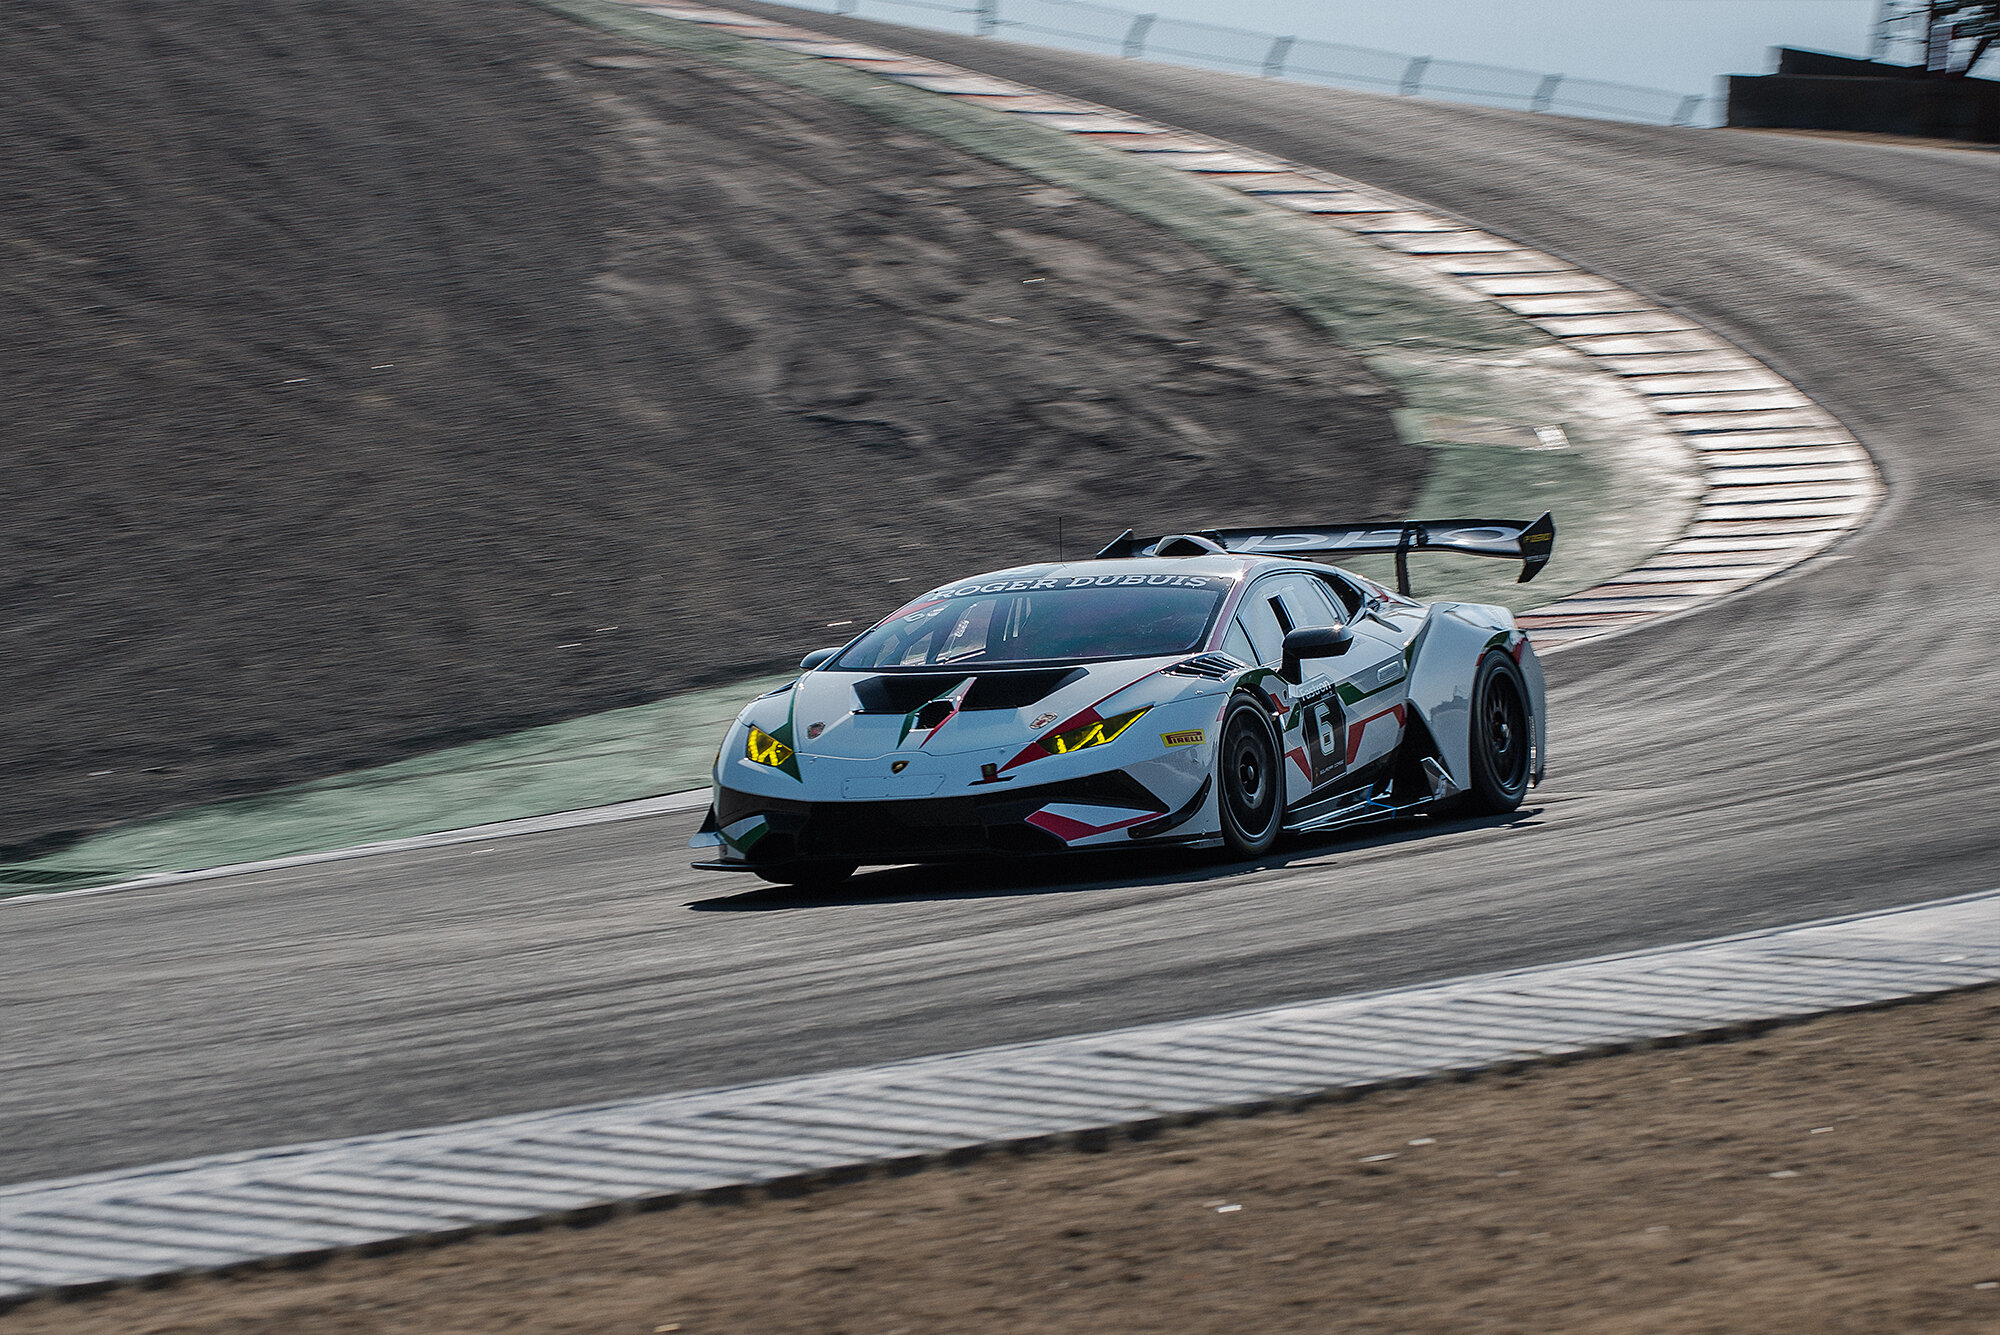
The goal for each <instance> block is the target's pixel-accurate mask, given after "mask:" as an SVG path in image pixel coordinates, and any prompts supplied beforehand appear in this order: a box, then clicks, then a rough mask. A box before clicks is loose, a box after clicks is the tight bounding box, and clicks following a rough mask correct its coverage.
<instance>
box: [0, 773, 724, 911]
mask: <svg viewBox="0 0 2000 1335" xmlns="http://www.w3.org/2000/svg"><path fill="white" fill-rule="evenodd" d="M708 802H709V790H708V789H706V788H690V789H688V790H686V791H685V792H679V793H667V794H664V795H662V796H660V797H642V798H640V799H638V800H637V801H633V802H615V803H613V804H612V805H610V806H604V807H583V808H579V809H578V810H575V811H558V812H555V813H553V814H551V815H547V816H524V817H522V818H521V819H519V820H503V821H494V822H492V823H491V824H488V825H468V826H465V827H464V828H463V829H457V830H440V831H438V832H437V833H435V834H417V835H411V836H410V837H408V838H406V839H384V840H380V841H378V842H376V843H372V844H356V845H355V846H354V847H352V848H335V849H328V850H326V851H325V852H320V853H297V854H294V855H292V856H291V857H283V858H266V859H264V860H263V861H261V862H235V863H231V864H229V865H228V866H224V867H206V868H203V869H202V870H201V871H163V872H158V873H156V874H154V875H151V876H140V877H135V878H134V879H132V880H129V881H119V882H118V883H116V884H115V885H93V886H85V887H83V888H82V889H79V890H48V891H35V890H27V891H24V892H21V893H18V894H12V895H9V896H7V897H5V898H0V909H4V908H6V907H7V906H9V905H22V904H46V903H48V902H49V901H50V900H52V899H76V898H79V897H81V896H84V895H115V894H120V893H122V892H124V891H127V890H158V889H163V888H166V887H171V886H178V885H187V884H190V883H192V882H195V881H212V880H215V879H217V878H218V877H223V876H242V875H244V874H245V873H247V872H257V871H279V870H282V869H284V868H287V867H310V866H313V865H315V864H317V863H321V862H345V861H346V860H348V859H349V858H371V857H375V856H378V855H379V854H383V853H407V852H411V851H412V850H415V849H422V848H444V847H446V846H448V845H451V844H473V843H479V842H481V841H483V840H487V839H510V838H512V837H514V836H515V835H521V834H547V833H549V832H550V831H552V830H574V829H577V828H579V827H581V826H585V825H609V824H611V823H612V822H614V821H621V820H639V819H641V818H643V817H646V816H663V815H667V814H669V813H672V812H676V811H698V810H700V809H701V808H702V807H705V806H707V805H708Z"/></svg>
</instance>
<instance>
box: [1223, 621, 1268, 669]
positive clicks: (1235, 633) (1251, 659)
mask: <svg viewBox="0 0 2000 1335" xmlns="http://www.w3.org/2000/svg"><path fill="white" fill-rule="evenodd" d="M1222 652H1224V653H1225V654H1228V655H1229V656H1230V657H1231V658H1233V659H1235V660H1236V661H1237V662H1239V663H1261V662H1263V661H1264V660H1263V658H1262V657H1260V656H1259V655H1258V653H1257V647H1256V646H1255V645H1253V644H1251V643H1250V637H1249V636H1248V635H1246V634H1244V633H1243V623H1242V622H1240V621H1238V620H1237V619H1236V618H1235V617H1231V618H1230V619H1229V630H1228V632H1227V633H1226V634H1224V635H1223V637H1222Z"/></svg>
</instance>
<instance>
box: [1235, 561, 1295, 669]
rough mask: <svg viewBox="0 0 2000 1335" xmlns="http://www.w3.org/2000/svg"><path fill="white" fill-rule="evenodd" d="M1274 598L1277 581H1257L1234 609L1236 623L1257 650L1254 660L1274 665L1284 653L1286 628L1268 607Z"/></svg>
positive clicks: (1276, 594) (1276, 590) (1276, 591)
mask: <svg viewBox="0 0 2000 1335" xmlns="http://www.w3.org/2000/svg"><path fill="white" fill-rule="evenodd" d="M1277 597H1278V581H1277V580H1275V579H1263V580H1259V581H1257V583H1255V584H1253V585H1251V586H1250V591H1249V592H1248V593H1246V594H1244V595H1243V602H1242V605H1241V606H1239V607H1238V608H1237V609H1236V623H1237V625H1239V626H1241V627H1242V628H1243V633H1244V634H1245V635H1247V636H1249V637H1250V644H1251V647H1252V648H1254V649H1255V650H1256V651H1257V657H1256V660H1255V661H1257V662H1259V663H1266V664H1268V663H1275V662H1277V661H1278V659H1279V657H1280V655H1282V654H1283V652H1284V646H1285V627H1284V626H1283V625H1282V624H1280V623H1279V621H1278V614H1277V613H1276V612H1275V611H1273V610H1272V608H1271V603H1272V600H1273V599H1275V598H1277Z"/></svg>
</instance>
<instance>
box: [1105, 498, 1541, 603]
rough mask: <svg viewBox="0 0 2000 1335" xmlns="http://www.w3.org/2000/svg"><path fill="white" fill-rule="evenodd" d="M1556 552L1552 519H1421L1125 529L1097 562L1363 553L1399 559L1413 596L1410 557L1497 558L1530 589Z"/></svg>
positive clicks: (1400, 581)
mask: <svg viewBox="0 0 2000 1335" xmlns="http://www.w3.org/2000/svg"><path fill="white" fill-rule="evenodd" d="M1555 549H1556V521H1555V516H1554V515H1551V514H1544V515H1543V516H1542V517H1541V518H1540V519H1537V520H1534V521H1532V522H1530V523H1522V522H1521V521H1520V520H1518V519H1417V520H1406V521H1404V522H1402V523H1373V524H1320V525H1316V526H1314V527H1311V528H1283V529H1281V528H1211V529H1203V530H1201V531H1200V532H1198V533H1189V534H1168V535H1166V536H1165V537H1159V538H1137V537H1134V536H1132V531H1131V530H1130V529H1127V530H1126V531H1125V532H1124V533H1122V534H1120V535H1119V536H1118V537H1117V538H1116V539H1115V540H1114V541H1113V542H1112V543H1111V545H1110V546H1108V547H1106V548H1105V549H1104V550H1103V551H1101V552H1099V553H1098V554H1097V555H1098V557H1099V558H1100V559H1108V558H1121V557H1131V556H1192V555H1195V554H1197V553H1199V552H1203V551H1210V550H1213V551H1219V552H1234V553H1237V554H1239V555H1242V556H1354V555H1358V554H1360V553H1364V552H1394V553H1395V554H1396V588H1397V591H1398V592H1400V593H1402V594H1403V595H1405V596H1406V597H1407V596H1408V594H1409V592H1410V564H1409V561H1410V553H1411V552H1458V553H1460V554H1462V555H1465V556H1498V557H1504V558H1507V559H1510V560H1516V561H1519V562H1520V563H1521V578H1520V579H1519V580H1518V581H1517V582H1518V583H1521V584H1526V583H1527V582H1528V581H1529V580H1531V579H1533V578H1534V577H1535V576H1536V575H1537V574H1539V573H1541V569H1542V567H1543V566H1545V565H1547V564H1548V563H1549V557H1550V556H1551V555H1553V554H1554V552H1555Z"/></svg>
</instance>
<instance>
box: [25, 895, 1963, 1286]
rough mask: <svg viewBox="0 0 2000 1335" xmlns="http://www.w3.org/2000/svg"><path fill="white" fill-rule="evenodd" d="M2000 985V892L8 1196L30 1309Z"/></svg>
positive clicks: (194, 1162) (82, 1180) (46, 1185)
mask: <svg viewBox="0 0 2000 1335" xmlns="http://www.w3.org/2000/svg"><path fill="white" fill-rule="evenodd" d="M1995 980H2000V891H1994V892H1989V893H1986V894H1982V895H1972V896H1967V897H1964V898H1961V899H1954V900H1944V901H1940V902H1937V903H1933V904H1924V905H1918V906H1915V907H1912V908H1906V909H1897V910H1893V911H1891V912H1887V913H1876V914H1865V915H1860V916H1856V917H1850V918H1842V919H1836V920H1832V921H1827V922H1820V923H1809V924H1805V925H1802V926H1797V927H1789V928H1782V929H1779V930H1777V931H1771V932H1762V933H1754V934H1750V935H1746V936H1738V937H1730V938H1725V939H1722V940H1716V941H1707V942H1700V943H1696V944H1691V945H1682V946H1672V947H1668V948H1666V949H1661V950H1649V951H1639V952H1635V953H1630V954H1623V955H1615V956H1608V957H1603V958H1598V959H1593V960H1585V961H1581V962H1577V963H1571V964H1558V965H1548V966H1543V967H1540V968H1533V969H1521V970H1515V971H1511V972H1506V973H1496V974H1486V975H1481V976H1478V977H1472V978H1462V979H1457V980H1453V981H1450V982H1443V983H1433V984H1427V985H1424V986H1420V987H1407V988H1397V989H1394V990H1391V991H1384V992H1376V993H1370V994H1366V995H1361V996H1351V997H1338V998H1334V999H1331V1000H1327V1001H1318V1002H1311V1003H1307V1004H1304V1005H1296V1006H1283V1007H1276V1008H1273V1009H1268V1010H1259V1011H1250V1012H1245V1013H1243V1014H1239V1015H1231V1016H1221V1017H1216V1018H1208V1019H1200V1020H1187V1021H1179V1022H1175V1023H1170V1024H1154V1025H1145V1026H1142V1027H1138V1028H1133V1029H1125V1030H1119V1031H1114V1032H1111V1033H1106V1034H1090V1035H1084V1036H1080V1037H1076V1038H1061V1039H1052V1040H1048V1041H1044V1042H1039V1043H1023V1044H1013V1045H1009V1046H1005V1047H995V1048H986V1049H983V1050H979V1051H974V1052H963V1053H956V1054H953V1055H949V1056H942V1057H927V1058H921V1059H918V1060H914V1061H904V1062H894V1063H890V1064H886V1065H881V1066H867V1067H859V1068H855V1069H852V1070H845V1071H835V1072H831V1073H827V1074H823V1075H815V1076H805V1077H800V1078H796V1079H789V1080H774V1081H768V1082H765V1083H762V1084H754V1085H743V1086H739V1087H736V1088H733V1089H718V1090H704V1091H698V1092H693V1093H684V1094H668V1095H664V1096H660V1097H655V1098H643V1099H627V1100H621V1101H619V1102H615V1103H604V1104H597V1105H593V1106H589V1107H581V1108H566V1109H558V1110H554V1111H550V1112H540V1113H529V1114H522V1115H517V1116H512V1117H500V1118H492V1119H489V1120H485V1121H478V1122H465V1123H460V1124H458V1125H454V1126H444V1127H434V1128H430V1129H427V1130H421V1131H410V1132H402V1133H396V1134H390V1135H376V1136H360V1137H355V1138H352V1139H346V1140H334V1141H321V1142H317V1143H314V1144H308V1145H291V1146H285V1147H281V1148H277V1149H269V1150H258V1151H253V1152H247V1153H236V1154H223V1155H216V1156H212V1157H208V1158H203V1159H191V1160H187V1161H184V1162H180V1163H171V1164H161V1165H157V1166H154V1167H150V1168H142V1169H137V1170H129V1171H119V1172H109V1173H95V1174H90V1175H88V1176H84V1177H75V1178H66V1179H61V1180H58V1181H50V1182H30V1183H24V1184H21V1185H17V1186H10V1187H0V1306H4V1305H6V1304H7V1303H8V1302H11V1301H20V1300H22V1299H26V1298H28V1297H32V1296H34V1295H35V1294H37V1293H45V1292H60V1291H63V1290H75V1289H80V1288H89V1287H92V1286H98V1285H103V1284H107V1283H117V1282H126V1281H133V1280H140V1279H147V1278H150V1277H154V1276H159V1275H166V1274H173V1273H179V1272H183V1271H190V1270H210V1269H216V1268H226V1267H232V1266H241V1265H253V1264H262V1263H266V1262H270V1261H275V1260H279V1259H282V1258H287V1257H292V1258H297V1257H304V1256H314V1255H323V1254H328V1253H332V1252H336V1251H339V1250H341V1249H346V1248H354V1247H362V1246H367V1247H371V1248H375V1247H379V1246H382V1245H396V1244H398V1243H407V1242H411V1241H416V1240H435V1239H438V1238H441V1237H452V1236H459V1235H463V1234H465V1233H467V1232H470V1231H476V1230H479V1229H485V1228H492V1227H496V1226H500V1225H510V1224H518V1223H520V1222H521V1221H535V1220H540V1221H544V1222H558V1221H565V1220H573V1219H575V1218H577V1217H578V1216H579V1212H595V1211H602V1210H605V1209H607V1208H613V1207H630V1206H632V1205H633V1204H635V1203H650V1204H664V1203H671V1202H674V1201H678V1200H684V1199H691V1198H697V1197H700V1196H702V1195H704V1194H708V1193H714V1192H719V1191H731V1190H740V1189H741V1188H744V1187H755V1186H769V1185H772V1184H785V1185H797V1184H802V1183H806V1182H812V1181H822V1180H828V1179H838V1178H840V1177H842V1176H846V1175H851V1174H853V1173H854V1172H856V1171H857V1170H861V1171H865V1170H867V1169H868V1168H870V1167H874V1166H881V1165H888V1164H896V1165H902V1166H905V1167H907V1166H908V1165H910V1164H911V1163H913V1162H926V1161H936V1160H939V1159H942V1158H950V1157H955V1156H959V1155H963V1154H966V1153H969V1152H975V1151H979V1150H982V1149H986V1148H991V1147H995V1146H1001V1145H1010V1144H1011V1145H1019V1144H1022V1143H1024V1142H1026V1143H1034V1142H1038V1141H1039V1142H1050V1141H1053V1142H1056V1143H1062V1142H1064V1141H1068V1140H1072V1139H1074V1138H1076V1137H1079V1136H1082V1137H1085V1138H1090V1139H1095V1138H1099V1137H1107V1136H1111V1135H1123V1134H1140V1133H1144V1132H1147V1131H1150V1130H1151V1129H1154V1128H1157V1127H1159V1126H1161V1125H1163V1124H1170V1123H1173V1122H1175V1121H1180V1120H1185V1119H1187V1118H1189V1117H1191V1116H1196V1115H1200V1114H1204V1113H1208V1112H1213V1111H1217V1110H1239V1111H1240V1110H1251V1109H1257V1108H1262V1107H1271V1106H1286V1105H1291V1104H1296V1103H1297V1102H1299V1101H1301V1100H1307V1099H1313V1098H1319V1097H1324V1096H1327V1095H1329V1094H1339V1093H1351V1092H1355V1091H1360V1090H1366V1089H1370V1088H1376V1087H1381V1086H1384V1085H1395V1084H1402V1083H1406V1082H1408V1081H1411V1080H1419V1079H1425V1078H1430V1077H1435V1076H1439V1075H1445V1074H1450V1073H1457V1072H1464V1071H1472V1070H1480V1069H1486V1068H1490V1067H1494V1066H1507V1065H1513V1064H1517V1063H1521V1062H1530V1061H1540V1060H1549V1059H1554V1058H1562V1057H1566V1056H1573V1055H1578V1054H1588V1053H1597V1052H1605V1051H1612V1050H1619V1049H1624V1048H1630V1047H1633V1046H1637V1045H1643V1044H1647V1043H1652V1042H1659V1041H1662V1040H1669V1039H1674V1038H1685V1037H1688V1036H1695V1035H1707V1036H1713V1035H1721V1034H1728V1033H1736V1032H1743V1031H1744V1030H1746V1029H1754V1028H1755V1027H1758V1026H1761V1025H1764V1024H1768V1023H1771V1022H1775V1021H1780V1020H1787V1019H1797V1018H1801V1017H1804V1016H1808V1015H1814V1014H1821V1013H1825V1012H1828V1011H1834V1010H1842V1009H1848V1008H1853V1007H1859V1006H1871V1005H1879V1004H1883V1003H1885V1002H1889V1001H1893V1000H1897V999H1900V998H1904V997H1909V996H1916V995H1923V994H1928V993H1936V992H1942V991H1948V990H1953V989H1958V988H1964V987H1971V986H1977V985H1980V984H1984V983H1991V982H1993V981H1995Z"/></svg>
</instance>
